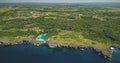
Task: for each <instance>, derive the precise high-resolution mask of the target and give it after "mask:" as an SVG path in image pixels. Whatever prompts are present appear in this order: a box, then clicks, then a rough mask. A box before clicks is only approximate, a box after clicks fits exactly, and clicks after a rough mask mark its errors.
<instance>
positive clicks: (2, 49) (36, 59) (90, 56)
mask: <svg viewBox="0 0 120 63" xmlns="http://www.w3.org/2000/svg"><path fill="white" fill-rule="evenodd" d="M0 63H109V62H108V61H107V60H106V59H104V58H102V57H100V56H98V55H97V54H95V53H94V52H93V51H92V50H90V49H85V50H80V49H74V48H65V47H62V48H58V47H56V48H49V47H48V45H47V44H43V45H41V46H34V45H32V44H17V45H13V46H0Z"/></svg>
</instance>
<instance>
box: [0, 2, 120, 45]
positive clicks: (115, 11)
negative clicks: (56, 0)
mask: <svg viewBox="0 0 120 63" xmlns="http://www.w3.org/2000/svg"><path fill="white" fill-rule="evenodd" d="M43 30H44V33H47V36H46V40H47V39H50V40H51V41H53V43H57V44H59V43H60V44H61V43H63V44H70V45H72V44H73V45H74V44H78V43H80V44H82V43H84V44H85V45H89V43H90V44H97V43H102V44H107V45H110V44H118V45H120V8H114V7H89V6H72V5H71V6H69V5H68V6H61V5H19V4H18V5H12V4H11V5H10V4H9V5H0V41H4V40H8V41H14V40H17V39H20V38H26V39H27V38H30V39H33V40H34V39H35V38H36V37H37V35H39V34H40V33H42V31H43Z"/></svg>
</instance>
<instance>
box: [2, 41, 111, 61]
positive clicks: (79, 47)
mask: <svg viewBox="0 0 120 63" xmlns="http://www.w3.org/2000/svg"><path fill="white" fill-rule="evenodd" d="M23 43H25V44H33V45H35V46H40V45H41V44H47V45H48V46H49V48H55V47H65V48H73V49H80V50H85V49H91V50H92V51H94V52H95V53H96V54H97V55H99V56H101V57H102V58H105V59H106V60H108V61H111V58H112V54H111V55H110V54H106V53H103V51H101V50H98V49H96V48H94V47H90V46H84V47H83V46H72V45H63V44H62V45H59V44H51V43H49V41H44V42H37V41H30V40H21V41H19V42H17V43H4V42H2V41H0V45H3V46H12V45H15V44H23Z"/></svg>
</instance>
